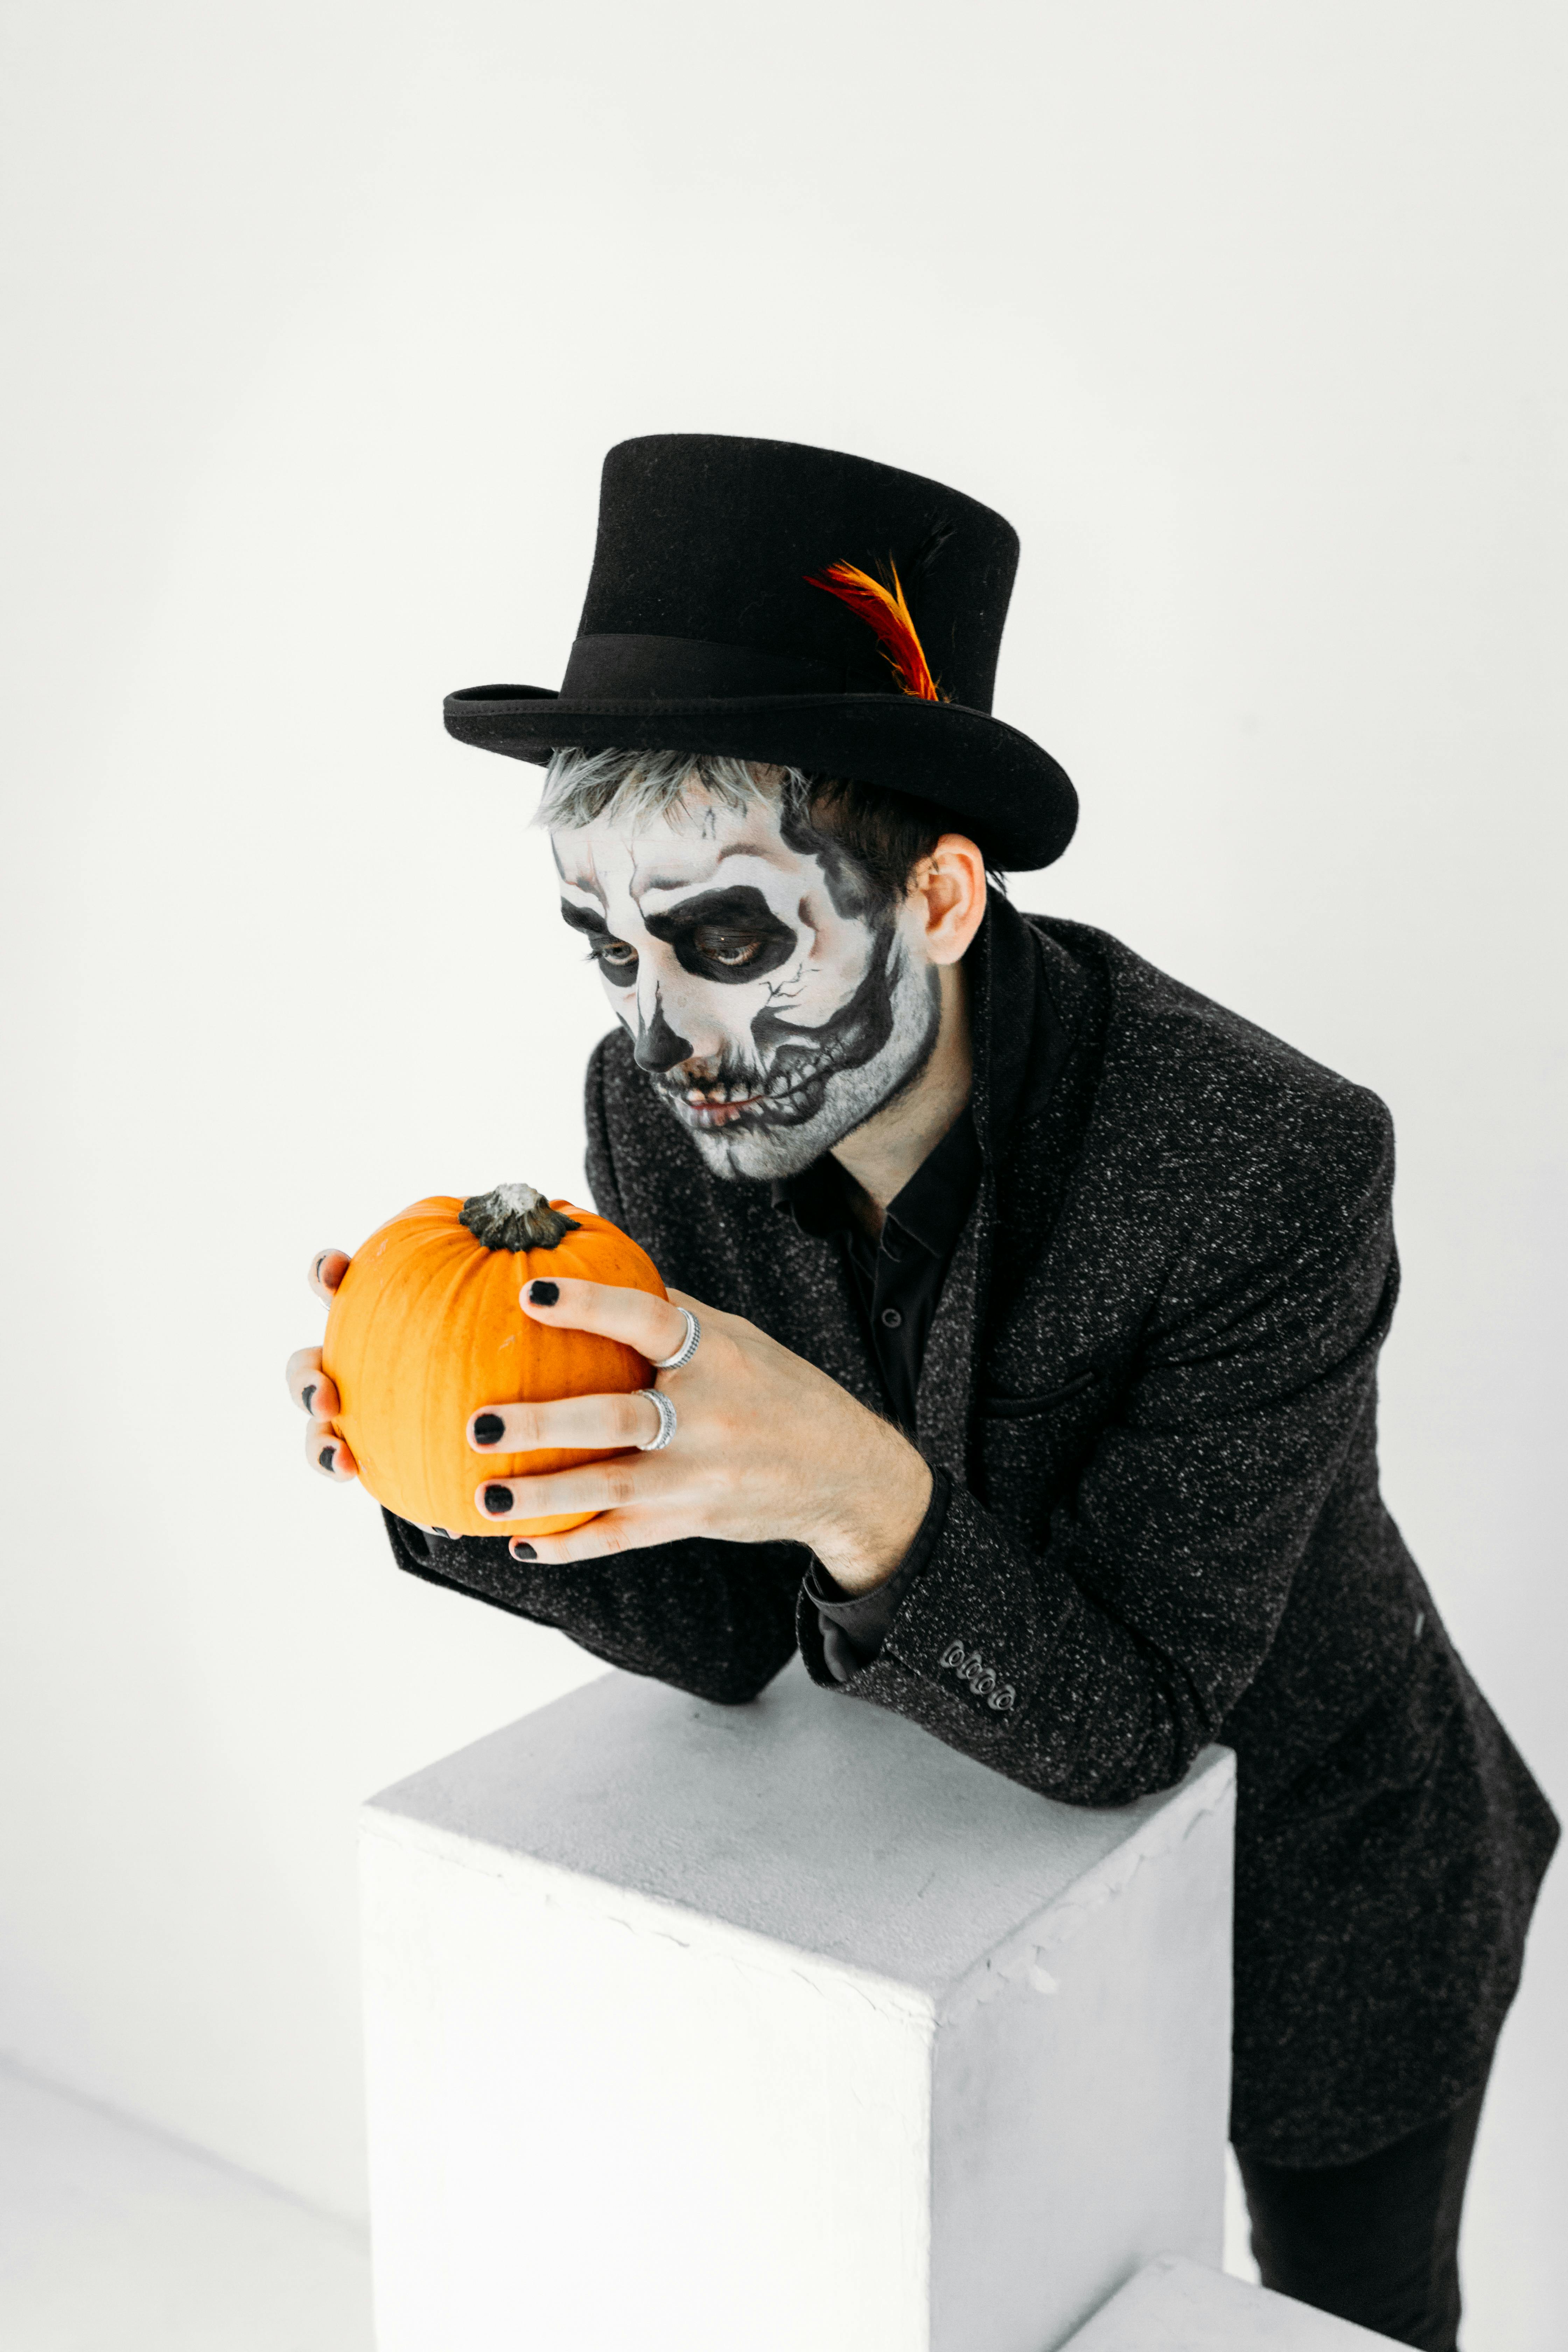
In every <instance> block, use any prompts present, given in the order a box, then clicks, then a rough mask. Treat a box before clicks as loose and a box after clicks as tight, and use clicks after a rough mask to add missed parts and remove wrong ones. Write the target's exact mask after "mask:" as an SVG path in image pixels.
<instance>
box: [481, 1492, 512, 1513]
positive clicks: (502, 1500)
mask: <svg viewBox="0 0 1568 2352" xmlns="http://www.w3.org/2000/svg"><path fill="white" fill-rule="evenodd" d="M485 1508H486V1510H487V1511H489V1514H490V1516H491V1517H492V1518H497V1519H502V1518H504V1517H506V1515H507V1513H508V1512H509V1511H510V1508H511V1488H510V1486H487V1487H486V1488H485Z"/></svg>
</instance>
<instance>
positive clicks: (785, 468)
mask: <svg viewBox="0 0 1568 2352" xmlns="http://www.w3.org/2000/svg"><path fill="white" fill-rule="evenodd" d="M1017 562H1018V539H1017V533H1016V531H1015V530H1013V528H1012V526H1011V524H1010V523H1006V522H1005V521H1004V520H1003V519H1002V517H1001V516H1000V515H998V514H993V513H992V511H991V509H990V508H989V507H983V506H979V505H977V504H976V502H975V501H974V499H966V498H964V497H963V495H962V493H961V492H959V491H957V490H949V489H944V488H943V487H942V484H941V483H940V482H928V481H925V480H922V478H921V476H920V475H918V474H905V473H900V471H899V470H898V468H897V467H893V466H879V465H875V464H873V463H872V462H871V460H870V459H868V458H866V457H845V456H844V455H842V454H841V453H840V452H839V451H837V450H834V449H809V448H805V447H802V446H799V445H798V444H796V443H795V442H791V441H746V440H739V439H735V438H732V437H731V436H729V435H726V434H717V433H656V434H649V435H648V436H646V437H645V438H644V439H641V440H637V441H623V442H622V443H621V444H620V445H619V446H618V447H616V448H614V449H612V450H611V451H610V454H609V456H608V457H606V458H605V471H604V479H603V482H602V485H601V488H600V498H599V541H598V545H597V547H596V548H595V552H594V569H593V572H592V575H591V576H590V578H589V582H588V596H587V602H586V603H585V604H584V607H583V618H582V622H581V624H580V625H579V629H578V635H577V641H576V643H575V645H574V646H573V648H572V655H571V658H570V660H569V661H568V663H567V665H566V676H565V678H564V680H563V684H562V688H561V691H560V693H559V694H552V693H551V691H550V690H549V688H547V687H541V686H470V687H467V688H464V689H463V691H462V692H461V693H459V694H449V695H448V696H447V703H446V715H447V728H448V730H450V732H451V733H452V734H454V735H456V736H457V737H458V740H459V741H461V742H464V743H476V744H479V746H480V747H481V748H482V749H483V750H485V751H503V752H505V753H507V754H508V756H509V757H510V758H512V759H514V760H532V761H545V760H547V759H548V758H549V756H550V754H551V752H552V751H553V750H555V749H556V748H557V747H560V746H564V745H568V744H581V745H584V746H588V747H591V748H596V749H603V748H608V747H611V746H618V747H619V748H621V749H623V750H627V751H693V752H696V751H710V752H719V753H729V754H731V755H732V756H733V757H735V758H737V759H742V760H763V761H773V762H776V763H777V764H779V765H781V766H786V767H796V768H803V769H805V770H806V771H807V772H813V773H826V774H831V775H834V776H837V777H844V778H854V779H855V780H857V781H858V782H864V783H871V784H881V785H885V786H889V787H891V788H892V789H893V790H895V791H898V792H901V793H910V795H912V796H913V797H914V798H916V799H918V800H926V801H931V802H933V803H936V805H937V806H938V807H940V808H941V809H942V810H945V811H949V812H951V814H952V815H953V816H955V817H957V818H961V819H963V821H964V824H965V829H966V830H967V831H969V832H970V833H972V834H973V837H974V839H975V840H976V841H977V842H978V844H979V845H980V847H981V848H982V849H983V850H984V852H985V855H986V856H987V858H988V859H989V860H990V861H991V862H992V863H993V864H994V865H996V866H1006V867H1011V868H1015V869H1016V868H1023V867H1028V866H1048V865H1049V864H1050V863H1051V861H1052V859H1053V858H1057V857H1059V856H1061V854H1062V851H1063V850H1064V849H1065V848H1066V847H1067V845H1068V842H1069V841H1070V839H1071V838H1072V831H1073V826H1074V825H1075V824H1076V823H1077V821H1078V796H1077V794H1076V793H1074V791H1073V788H1072V785H1071V784H1070V782H1068V778H1067V776H1066V775H1065V773H1064V772H1063V771H1062V770H1061V769H1060V768H1059V767H1058V765H1057V762H1056V761H1054V760H1053V759H1052V758H1051V756H1050V754H1049V752H1048V751H1042V750H1041V749H1040V747H1039V745H1038V744H1037V743H1032V742H1031V741H1030V740H1029V739H1028V737H1027V736H1026V735H1021V734H1020V733H1019V732H1018V731H1017V730H1016V728H1013V727H1008V726H1005V725H1004V723H1003V721H1002V720H1001V719H993V718H992V716H991V688H992V684H993V681H994V677H995V674H996V656H997V651H998V649H999V647H1000V645H1001V642H1002V624H1003V622H1004V620H1005V617H1006V613H1007V598H1008V595H1009V593H1010V592H1011V589H1012V585H1013V574H1014V572H1015V571H1016V567H1017ZM836 565H837V566H839V567H847V566H853V567H855V568H856V570H857V572H858V574H860V575H861V578H860V580H859V582H858V583H856V582H854V581H850V580H848V579H847V573H846V572H844V571H842V570H841V571H840V573H839V579H838V583H837V584H833V583H828V581H827V575H828V573H829V572H830V570H831V569H832V567H834V566H836ZM867 575H868V576H867ZM877 583H884V585H885V588H886V589H887V590H889V591H892V590H895V589H896V590H898V591H900V592H901V596H902V598H903V600H904V609H905V614H906V615H907V618H908V620H909V622H910V624H912V629H913V633H914V635H915V637H916V638H917V639H918V643H917V644H916V645H915V646H913V648H912V651H910V652H909V653H908V655H907V657H906V658H905V659H904V661H903V662H902V665H901V673H902V674H901V675H900V667H896V666H895V665H894V663H893V662H892V661H891V660H890V659H889V656H888V655H887V654H886V653H885V652H884V647H883V637H884V635H886V636H889V637H896V636H898V635H900V623H899V620H898V619H897V617H896V615H895V617H893V618H892V619H890V620H889V609H890V608H892V607H894V606H895V604H896V598H895V597H894V596H893V595H890V594H884V593H882V591H881V590H880V589H879V587H878V585H877ZM846 586H847V598H848V601H846V594H845V591H846ZM868 612H869V613H874V614H877V615H878V619H879V621H880V622H881V623H882V628H881V630H880V632H879V626H878V623H877V622H876V621H868V619H867V618H866V617H864V615H865V614H867V613H868ZM922 651H923V656H924V667H922V666H921V659H920V656H921V653H922ZM911 680H912V681H913V686H912V690H911ZM933 694H934V696H935V697H936V698H935V699H932V698H931V696H932V695H933Z"/></svg>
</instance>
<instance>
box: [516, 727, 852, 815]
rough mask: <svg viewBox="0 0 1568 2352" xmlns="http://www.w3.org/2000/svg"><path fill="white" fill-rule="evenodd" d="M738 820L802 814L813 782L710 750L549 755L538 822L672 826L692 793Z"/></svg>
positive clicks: (799, 774)
mask: <svg viewBox="0 0 1568 2352" xmlns="http://www.w3.org/2000/svg"><path fill="white" fill-rule="evenodd" d="M692 789H696V790H699V791H701V792H704V793H707V795H708V797H709V799H710V800H711V801H714V802H716V803H718V805H719V807H721V808H724V809H729V810H731V811H732V812H733V814H735V815H737V816H739V815H741V814H743V812H744V811H745V810H747V809H749V808H756V807H758V806H763V805H770V804H771V805H775V806H776V805H777V803H779V802H780V801H781V800H782V801H783V802H784V805H785V807H786V809H790V810H795V809H802V808H804V807H805V804H806V803H808V801H809V799H810V796H811V789H812V779H811V778H810V777H809V776H807V775H806V774H805V771H804V770H803V769H800V768H777V767H767V766H765V765H763V763H762V762H760V761H750V760H731V759H729V758H726V757H723V756H721V754H720V753H718V752H715V751H581V750H579V749H576V748H575V747H568V748H566V749H563V750H562V751H552V753H551V754H550V765H549V768H548V769H547V771H546V772H545V778H544V793H543V796H542V799H541V801H540V803H539V812H538V814H537V815H536V816H535V818H534V820H533V821H534V823H535V824H554V825H561V826H563V827H564V828H565V829H566V830H568V831H575V830H576V829H577V827H579V826H580V825H584V824H594V823H595V820H596V819H597V818H599V817H602V816H607V817H608V818H609V819H610V821H611V823H612V824H639V823H646V822H647V820H648V819H649V818H651V817H656V816H662V817H664V818H666V819H667V820H668V822H669V823H670V824H673V823H674V822H675V820H676V817H677V815H678V814H679V809H680V806H681V803H682V802H683V800H684V798H685V795H686V793H688V791H689V790H692Z"/></svg>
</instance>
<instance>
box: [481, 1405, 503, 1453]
mask: <svg viewBox="0 0 1568 2352" xmlns="http://www.w3.org/2000/svg"><path fill="white" fill-rule="evenodd" d="M505 1435H506V1423H505V1422H504V1421H503V1420H502V1419H501V1417H500V1413H499V1412H480V1413H476V1414H475V1416H474V1444H476V1445H494V1444H498V1443H499V1441H500V1439H501V1438H502V1437H504V1436H505Z"/></svg>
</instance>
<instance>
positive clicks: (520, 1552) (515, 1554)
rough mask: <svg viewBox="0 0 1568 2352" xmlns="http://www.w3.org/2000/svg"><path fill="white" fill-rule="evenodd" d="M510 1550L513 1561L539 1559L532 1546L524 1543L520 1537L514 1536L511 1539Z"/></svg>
mask: <svg viewBox="0 0 1568 2352" xmlns="http://www.w3.org/2000/svg"><path fill="white" fill-rule="evenodd" d="M510 1549H511V1556H512V1558H513V1559H538V1558H539V1554H538V1553H537V1552H536V1551H535V1550H534V1549H533V1546H532V1545H531V1543H524V1542H523V1539H522V1538H521V1536H514V1537H513V1538H512V1541H511V1548H510Z"/></svg>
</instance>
